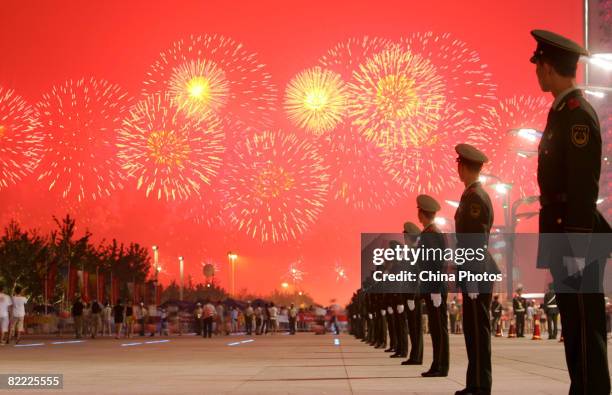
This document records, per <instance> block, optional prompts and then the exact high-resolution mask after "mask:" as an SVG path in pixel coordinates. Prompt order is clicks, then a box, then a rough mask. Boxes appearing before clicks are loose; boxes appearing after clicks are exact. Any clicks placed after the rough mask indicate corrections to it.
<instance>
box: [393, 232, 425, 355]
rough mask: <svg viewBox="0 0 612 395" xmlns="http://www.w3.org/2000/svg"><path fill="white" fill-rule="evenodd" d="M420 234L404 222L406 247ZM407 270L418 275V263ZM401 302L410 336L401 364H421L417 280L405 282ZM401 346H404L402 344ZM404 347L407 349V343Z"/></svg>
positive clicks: (421, 327)
mask: <svg viewBox="0 0 612 395" xmlns="http://www.w3.org/2000/svg"><path fill="white" fill-rule="evenodd" d="M420 234H421V229H419V227H418V226H417V225H416V224H414V223H413V222H406V223H405V224H404V242H405V243H406V245H407V246H408V247H410V248H412V247H416V246H417V244H418V238H419V235H420ZM407 270H409V271H410V272H412V273H415V274H416V276H417V277H418V272H419V263H418V262H417V263H416V264H414V265H408V267H407ZM401 302H402V304H404V305H405V306H406V307H407V309H406V310H405V313H406V318H407V321H408V335H409V337H410V353H409V354H408V355H407V356H408V359H407V360H405V361H403V362H402V365H421V364H423V311H422V308H421V300H420V297H419V283H418V281H410V282H409V283H408V284H407V289H406V293H405V294H403V295H402V300H401ZM402 347H404V345H403V344H402ZM404 349H405V350H407V345H406V347H405V348H404ZM404 349H403V350H402V352H403V351H404ZM398 357H403V358H405V357H406V353H403V354H402V355H398Z"/></svg>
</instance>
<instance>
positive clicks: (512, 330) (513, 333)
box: [508, 321, 516, 338]
mask: <svg viewBox="0 0 612 395" xmlns="http://www.w3.org/2000/svg"><path fill="white" fill-rule="evenodd" d="M513 337H516V327H515V326H514V321H510V329H508V338H513Z"/></svg>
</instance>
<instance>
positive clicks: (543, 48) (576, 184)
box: [531, 30, 612, 395]
mask: <svg viewBox="0 0 612 395" xmlns="http://www.w3.org/2000/svg"><path fill="white" fill-rule="evenodd" d="M531 34H532V36H533V37H534V38H535V39H536V41H537V43H538V44H537V48H536V51H535V53H534V55H533V57H532V58H531V62H532V63H535V64H538V65H542V64H546V63H547V64H550V65H552V67H553V68H554V69H555V70H557V69H568V66H569V69H572V68H573V71H574V74H575V70H576V64H577V62H578V58H579V56H581V55H588V52H587V51H586V50H585V49H584V48H582V47H581V46H580V45H578V44H576V43H575V42H573V41H571V40H569V39H567V38H565V37H562V36H560V35H557V34H555V33H552V32H548V31H543V30H534V31H532V32H531ZM538 67H540V66H538ZM601 154H602V141H601V132H600V126H599V121H598V118H597V114H596V113H595V111H594V110H593V108H592V107H591V105H590V104H589V103H588V102H587V101H586V100H585V98H584V97H583V96H582V93H581V92H580V90H578V89H575V88H570V89H567V90H566V91H564V92H560V93H558V94H557V96H556V97H555V102H554V103H553V106H552V108H551V109H550V112H549V114H548V119H547V122H546V128H545V130H544V134H543V136H542V138H541V140H540V145H539V147H538V185H539V187H540V203H541V210H540V220H539V222H540V234H541V236H540V243H539V248H538V267H540V268H549V269H550V271H551V273H552V275H553V281H554V286H555V291H556V300H557V305H558V307H559V311H560V313H561V323H562V327H563V337H564V347H565V359H566V362H567V367H568V371H569V375H570V379H571V385H570V393H571V394H589V395H591V394H609V393H610V373H609V369H608V359H607V344H606V343H607V338H606V321H605V302H604V295H603V292H602V291H601V289H603V278H601V275H600V271H601V272H603V270H602V266H603V265H604V264H605V258H606V257H607V255H608V254H609V250H608V251H605V252H604V253H602V254H601V255H600V256H599V259H597V257H595V259H590V258H593V256H591V255H585V254H584V253H580V252H577V251H576V250H574V249H573V248H571V247H573V246H571V245H569V244H567V243H568V242H566V243H561V244H560V243H558V242H557V243H553V244H552V245H551V244H549V243H547V242H546V239H547V237H548V238H550V236H546V235H544V234H546V233H552V234H555V233H558V234H566V236H568V237H571V238H573V239H576V238H578V237H580V236H577V235H575V234H580V233H582V234H590V233H610V232H611V231H612V230H611V229H610V226H609V224H608V223H607V222H606V220H605V219H604V218H603V216H602V215H601V214H600V213H599V212H598V211H597V206H596V201H597V198H598V193H599V186H598V185H599V176H600V171H601V156H602V155H601ZM568 233H569V234H574V235H567V234H568ZM558 240H559V239H558ZM560 240H562V239H560ZM607 248H609V246H608V247H607ZM568 251H569V252H568ZM583 252H584V251H583ZM589 254H591V251H589ZM581 258H582V259H588V261H584V267H583V269H582V270H579V271H577V272H576V271H575V270H570V266H572V265H576V262H577V261H578V260H579V259H581ZM589 278H595V282H596V284H594V285H596V286H597V287H595V288H598V287H599V286H601V287H599V290H594V291H593V290H591V291H587V292H582V290H581V289H580V285H579V284H580V283H581V282H584V281H587V280H588V279H589ZM568 285H569V288H568ZM572 288H573V289H574V290H573V291H572Z"/></svg>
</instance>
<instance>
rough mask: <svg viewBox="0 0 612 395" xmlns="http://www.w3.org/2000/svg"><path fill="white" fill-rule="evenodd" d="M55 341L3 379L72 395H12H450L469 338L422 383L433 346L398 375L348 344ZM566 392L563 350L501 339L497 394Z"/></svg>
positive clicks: (5, 350) (4, 361) (382, 359)
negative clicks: (27, 380)
mask: <svg viewBox="0 0 612 395" xmlns="http://www.w3.org/2000/svg"><path fill="white" fill-rule="evenodd" d="M426 336H427V335H426ZM162 339H164V340H166V339H167V340H169V341H167V342H163V343H145V342H147V341H159V340H162ZM336 339H337V340H336ZM57 340H58V339H50V338H38V339H33V338H27V339H26V340H24V341H22V344H23V345H28V344H41V343H42V345H35V346H24V347H14V346H4V347H0V373H39V374H40V373H49V374H51V373H63V374H64V389H63V390H39V391H27V390H19V391H17V390H15V391H4V393H17V394H26V393H54V392H58V393H60V392H61V393H63V394H87V395H94V394H334V395H340V394H382V393H392V394H398V393H402V394H452V393H454V391H455V390H458V389H461V388H463V386H464V385H463V384H464V379H465V369H466V355H465V346H464V343H463V336H462V335H451V369H450V373H449V376H448V377H446V378H428V379H425V378H422V377H421V376H420V373H421V372H422V371H424V370H427V368H428V367H429V363H430V362H431V356H430V354H431V346H430V342H429V339H428V338H427V337H426V345H425V362H424V365H423V366H400V365H399V362H400V361H398V360H397V359H390V358H389V357H388V356H389V354H386V353H384V352H382V351H381V350H375V349H373V348H371V347H369V346H367V345H365V344H364V343H362V342H360V341H357V340H355V339H354V338H352V337H350V336H348V335H340V336H333V335H329V334H328V335H322V336H316V335H314V334H311V333H303V334H298V335H297V336H288V335H284V334H277V335H274V336H270V335H268V336H255V337H246V336H228V337H219V338H213V339H201V338H196V337H195V336H182V337H170V338H159V337H157V338H139V337H136V338H132V339H122V340H114V339H108V338H106V339H96V340H86V341H85V342H82V343H64V344H52V343H53V342H56V341H57ZM62 340H69V339H62ZM568 385H569V379H568V376H567V371H566V369H565V360H564V356H563V345H562V344H561V343H558V342H557V341H549V340H542V341H532V340H529V339H507V338H501V339H498V338H493V393H495V394H522V393H524V394H555V395H556V394H564V393H567V390H568ZM0 392H2V390H0Z"/></svg>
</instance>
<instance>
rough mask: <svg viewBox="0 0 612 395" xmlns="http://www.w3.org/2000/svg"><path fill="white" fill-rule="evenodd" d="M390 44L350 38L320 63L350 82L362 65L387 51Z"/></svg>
mask: <svg viewBox="0 0 612 395" xmlns="http://www.w3.org/2000/svg"><path fill="white" fill-rule="evenodd" d="M390 44H391V41H390V40H387V39H382V38H377V37H367V36H366V37H362V38H350V39H348V40H347V41H345V42H342V43H339V44H337V45H336V46H335V47H333V48H332V49H330V50H329V51H328V52H327V53H326V54H325V55H324V56H323V57H321V59H319V63H320V64H321V65H322V66H323V67H324V68H326V69H328V70H332V71H334V72H336V73H338V74H340V76H341V78H342V79H343V80H344V81H349V80H350V79H351V78H352V77H353V73H354V72H355V71H357V70H359V66H360V65H361V64H364V63H366V61H367V60H368V59H370V58H372V57H373V56H374V55H376V54H378V53H380V52H382V51H383V50H385V49H387V48H388V47H389V45H390Z"/></svg>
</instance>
